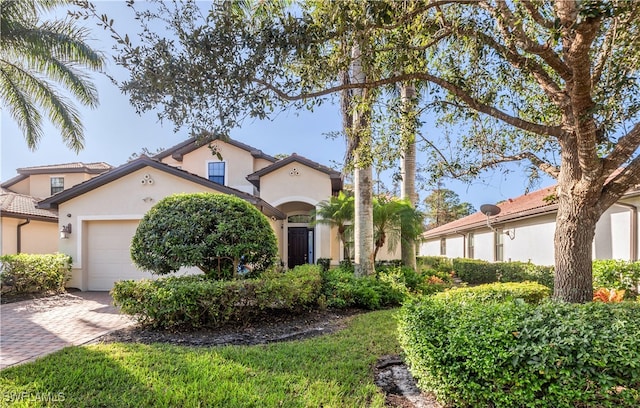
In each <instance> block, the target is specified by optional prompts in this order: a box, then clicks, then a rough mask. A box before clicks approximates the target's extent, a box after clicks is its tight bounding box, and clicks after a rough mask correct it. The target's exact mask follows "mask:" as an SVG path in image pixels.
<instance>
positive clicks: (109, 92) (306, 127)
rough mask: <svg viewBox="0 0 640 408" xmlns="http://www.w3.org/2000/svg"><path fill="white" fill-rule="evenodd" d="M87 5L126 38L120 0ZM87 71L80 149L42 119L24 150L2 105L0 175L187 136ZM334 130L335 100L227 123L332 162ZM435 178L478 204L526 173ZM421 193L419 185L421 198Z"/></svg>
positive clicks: (130, 26)
mask: <svg viewBox="0 0 640 408" xmlns="http://www.w3.org/2000/svg"><path fill="white" fill-rule="evenodd" d="M95 4H96V6H97V7H98V10H99V12H104V13H107V14H108V15H109V16H110V17H111V18H113V19H114V20H115V27H116V29H118V31H119V32H124V33H128V34H129V36H130V37H133V36H134V35H135V34H136V33H137V32H138V30H137V26H136V22H135V20H134V19H133V18H132V13H131V11H130V10H128V9H127V7H126V6H125V5H124V2H120V1H96V2H95ZM92 30H93V37H94V39H93V40H92V41H91V45H92V46H93V47H94V48H95V49H98V50H100V51H102V52H104V53H107V54H108V53H110V52H111V47H112V42H111V40H110V37H109V36H108V34H107V33H106V32H104V31H103V30H102V29H100V28H98V27H95V26H92ZM106 71H107V72H108V73H109V74H110V75H113V76H114V77H116V78H119V79H124V78H126V71H124V70H123V69H122V68H121V67H119V66H117V65H116V64H115V63H114V62H113V61H112V60H110V59H109V60H108V61H107V66H106ZM93 78H94V82H95V84H96V85H97V87H98V91H99V97H100V105H99V107H98V108H97V109H94V110H91V109H85V108H82V107H79V108H80V111H81V115H82V119H83V122H84V126H85V148H84V150H82V151H81V152H80V153H78V154H76V153H75V152H73V151H71V150H69V149H68V148H66V146H65V145H64V144H63V143H62V139H61V137H60V135H59V132H58V130H57V129H56V128H55V127H53V126H52V125H51V124H49V123H47V122H45V136H44V137H43V139H42V140H41V142H40V145H39V147H38V149H37V150H36V151H30V150H29V149H28V148H27V146H26V143H25V141H24V138H23V136H22V134H21V132H20V131H19V129H18V128H17V126H16V125H15V123H14V122H13V121H12V119H11V117H9V115H7V114H6V112H5V111H4V109H3V110H2V117H1V141H0V152H1V154H0V158H1V162H2V164H1V169H0V180H2V181H5V180H7V179H9V178H11V177H13V176H15V175H16V174H17V173H16V169H17V168H20V167H29V166H38V165H45V164H58V163H68V162H74V161H82V162H96V161H105V162H107V163H109V164H111V165H113V166H119V165H121V164H124V163H125V162H126V161H127V159H128V158H129V157H130V156H131V155H132V154H133V153H138V152H140V151H141V150H142V149H143V148H147V149H149V150H151V151H155V150H156V149H157V148H166V147H170V146H173V145H175V144H177V143H179V142H181V141H183V140H184V139H185V138H187V137H188V129H182V130H181V131H179V132H178V133H174V130H173V124H172V123H164V124H161V123H159V122H158V120H157V116H156V114H155V113H153V112H147V113H145V114H143V115H141V116H140V115H138V114H136V112H135V111H134V109H133V107H132V106H131V105H130V104H129V102H128V98H127V97H126V96H125V95H123V94H122V93H121V92H120V91H119V90H118V88H117V87H116V86H115V85H113V84H112V83H111V81H110V80H109V79H108V78H107V77H106V76H104V75H100V74H94V75H93ZM427 126H429V124H428V123H427ZM340 129H341V116H340V112H339V107H338V106H336V105H325V106H322V107H320V108H318V109H316V110H315V111H314V112H307V111H299V112H295V111H288V112H282V113H280V114H279V115H277V117H275V118H274V120H272V121H251V120H249V121H246V122H245V123H244V124H243V125H242V127H241V128H240V129H236V130H233V131H232V132H231V134H230V136H231V137H232V138H234V139H236V140H239V141H241V142H243V143H246V144H249V145H251V146H254V147H256V148H259V149H261V150H263V151H264V152H265V153H267V154H271V155H275V154H280V153H287V154H291V153H294V152H295V153H298V154H300V155H302V156H305V157H307V158H309V159H311V160H314V161H317V162H319V163H321V164H324V165H329V166H331V167H337V164H336V163H341V162H342V159H343V156H344V147H345V145H344V141H343V140H341V139H335V140H333V139H329V138H327V136H326V134H327V133H329V132H334V131H339V130H340ZM435 132H437V129H430V130H429V133H430V135H434V134H435ZM419 160H420V158H419ZM422 160H424V158H422ZM387 184H388V185H389V184H390V183H387ZM548 184H549V183H545V184H543V185H541V187H544V186H546V185H548ZM443 185H444V187H446V188H450V189H452V190H454V191H455V192H456V193H458V195H459V196H460V199H461V201H466V202H470V203H471V204H473V206H474V207H475V208H476V209H478V208H479V207H480V205H481V204H483V203H495V202H497V201H501V200H505V199H507V198H514V197H517V196H519V195H521V194H523V192H524V191H525V188H526V186H527V180H526V179H525V178H524V176H523V174H522V173H521V172H519V171H515V172H513V173H510V174H509V175H507V176H505V175H503V174H502V173H500V172H493V173H490V174H485V175H483V177H481V178H479V179H478V180H477V181H475V182H473V183H471V184H464V183H460V182H457V181H455V180H444V181H443ZM389 187H390V185H389ZM428 193H429V192H428V191H422V192H420V196H421V198H424V197H425V195H427V194H428Z"/></svg>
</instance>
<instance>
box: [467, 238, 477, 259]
mask: <svg viewBox="0 0 640 408" xmlns="http://www.w3.org/2000/svg"><path fill="white" fill-rule="evenodd" d="M475 240H476V235H475V233H473V232H470V233H468V234H467V258H469V259H474V257H475V252H476V251H475V244H476V243H475Z"/></svg>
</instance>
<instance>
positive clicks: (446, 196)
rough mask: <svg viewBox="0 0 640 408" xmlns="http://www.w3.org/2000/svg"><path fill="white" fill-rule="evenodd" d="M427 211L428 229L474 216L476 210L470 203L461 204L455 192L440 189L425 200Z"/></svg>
mask: <svg viewBox="0 0 640 408" xmlns="http://www.w3.org/2000/svg"><path fill="white" fill-rule="evenodd" d="M423 202H424V204H425V207H426V210H425V219H426V221H427V222H428V227H427V229H430V228H435V227H438V226H440V225H444V224H447V223H449V222H451V221H455V220H457V219H459V218H463V217H466V216H467V215H471V214H473V213H474V212H475V211H476V210H475V208H473V205H471V204H470V203H461V202H460V197H459V196H458V194H456V193H455V191H452V190H448V189H446V188H438V189H437V190H434V191H433V192H432V193H431V194H429V195H428V196H427V197H425V199H424V200H423Z"/></svg>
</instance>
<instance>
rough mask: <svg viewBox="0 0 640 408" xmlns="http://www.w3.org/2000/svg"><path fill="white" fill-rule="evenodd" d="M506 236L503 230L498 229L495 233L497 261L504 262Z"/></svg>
mask: <svg viewBox="0 0 640 408" xmlns="http://www.w3.org/2000/svg"><path fill="white" fill-rule="evenodd" d="M503 238H504V234H503V233H502V230H501V229H497V230H496V232H495V242H496V249H495V254H496V261H497V262H502V261H504V240H503Z"/></svg>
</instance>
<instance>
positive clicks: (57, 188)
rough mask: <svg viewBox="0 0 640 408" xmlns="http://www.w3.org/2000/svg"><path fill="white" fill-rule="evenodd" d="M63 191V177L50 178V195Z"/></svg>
mask: <svg viewBox="0 0 640 408" xmlns="http://www.w3.org/2000/svg"><path fill="white" fill-rule="evenodd" d="M62 190H64V177H51V195H54V194H56V193H59V192H61V191H62Z"/></svg>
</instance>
